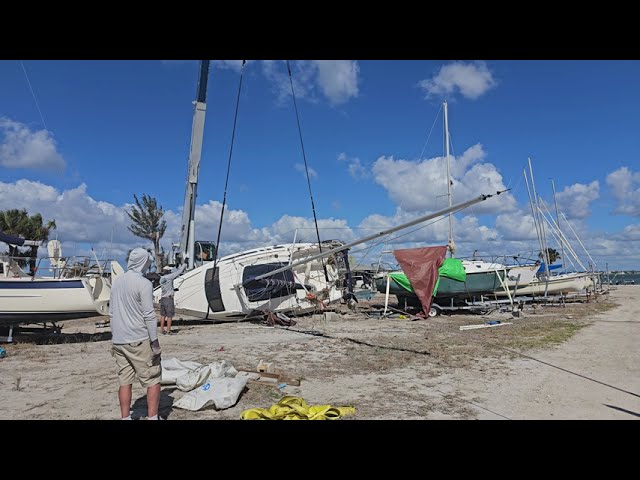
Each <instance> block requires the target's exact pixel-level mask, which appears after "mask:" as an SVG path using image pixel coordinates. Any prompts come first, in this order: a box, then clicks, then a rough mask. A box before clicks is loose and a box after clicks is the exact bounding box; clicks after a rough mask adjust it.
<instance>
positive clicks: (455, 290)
mask: <svg viewBox="0 0 640 480" xmlns="http://www.w3.org/2000/svg"><path fill="white" fill-rule="evenodd" d="M498 275H500V277H498ZM500 278H503V279H504V272H481V273H472V274H467V278H466V280H465V281H464V282H459V281H457V280H453V279H451V278H447V277H442V276H441V277H440V284H439V286H438V292H437V294H436V296H435V297H434V301H436V302H443V301H448V300H450V299H465V298H472V297H479V296H480V295H490V294H492V293H493V292H495V291H496V290H497V289H499V288H502V286H501V284H500ZM376 289H377V290H378V292H380V293H385V292H386V289H387V277H382V278H377V279H376ZM389 294H391V295H396V296H397V297H404V298H408V299H416V300H417V298H418V297H417V296H416V294H415V292H413V291H409V290H407V289H406V288H404V287H403V286H401V285H400V284H398V283H397V282H396V281H395V280H394V279H393V278H391V277H390V278H389Z"/></svg>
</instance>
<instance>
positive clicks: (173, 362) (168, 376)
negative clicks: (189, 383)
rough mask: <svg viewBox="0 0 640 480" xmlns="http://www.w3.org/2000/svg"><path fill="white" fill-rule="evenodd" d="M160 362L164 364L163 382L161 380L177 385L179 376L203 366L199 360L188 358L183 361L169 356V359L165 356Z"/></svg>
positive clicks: (165, 383) (166, 383)
mask: <svg viewBox="0 0 640 480" xmlns="http://www.w3.org/2000/svg"><path fill="white" fill-rule="evenodd" d="M160 363H161V365H162V382H160V383H161V384H162V385H175V384H176V379H177V378H178V377H181V376H182V375H185V374H187V373H189V372H190V371H192V370H195V369H196V368H198V367H201V366H202V364H201V363H198V362H191V361H188V360H187V361H185V362H183V361H182V360H178V359H177V358H169V359H168V360H165V359H164V358H163V359H162V360H161V362H160Z"/></svg>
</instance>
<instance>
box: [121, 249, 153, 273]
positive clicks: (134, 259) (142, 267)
mask: <svg viewBox="0 0 640 480" xmlns="http://www.w3.org/2000/svg"><path fill="white" fill-rule="evenodd" d="M150 266H151V255H149V252H147V251H146V250H145V249H144V248H134V249H133V250H131V253H130V254H129V261H128V262H127V270H133V271H134V272H138V273H140V274H144V273H146V271H147V270H149V267H150Z"/></svg>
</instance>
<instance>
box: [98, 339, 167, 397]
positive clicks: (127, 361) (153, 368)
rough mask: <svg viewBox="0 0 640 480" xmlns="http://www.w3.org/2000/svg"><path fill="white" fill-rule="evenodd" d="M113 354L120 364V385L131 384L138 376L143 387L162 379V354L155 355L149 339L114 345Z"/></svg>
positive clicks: (117, 363)
mask: <svg viewBox="0 0 640 480" xmlns="http://www.w3.org/2000/svg"><path fill="white" fill-rule="evenodd" d="M111 356H113V358H115V359H116V365H118V380H120V385H131V384H133V381H134V379H135V378H136V377H138V380H139V381H140V385H142V386H143V387H150V386H152V385H155V384H156V383H160V381H161V380H162V366H161V365H160V355H157V356H156V355H153V352H152V351H151V342H150V341H149V340H145V341H142V342H135V343H126V344H124V345H113V346H112V347H111Z"/></svg>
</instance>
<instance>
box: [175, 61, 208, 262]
mask: <svg viewBox="0 0 640 480" xmlns="http://www.w3.org/2000/svg"><path fill="white" fill-rule="evenodd" d="M208 78H209V60H201V61H200V71H199V74H198V88H197V92H196V99H195V101H194V102H193V105H194V112H193V125H192V127H191V147H190V150H189V167H188V170H187V186H186V190H185V195H184V205H183V209H182V232H181V234H180V247H179V248H180V250H179V252H180V255H181V258H180V263H183V262H184V261H185V259H187V258H188V261H189V270H191V269H193V265H194V263H193V262H194V258H193V257H194V246H195V238H194V236H195V213H196V198H197V190H198V175H199V172H200V155H201V153H202V138H203V134H204V118H205V113H206V110H207V80H208Z"/></svg>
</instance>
